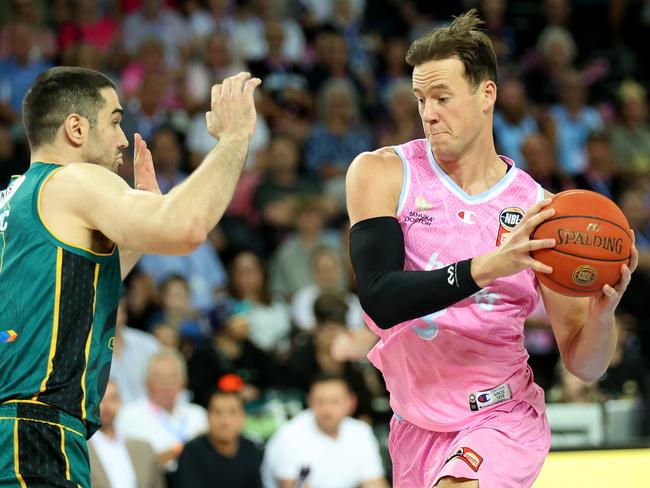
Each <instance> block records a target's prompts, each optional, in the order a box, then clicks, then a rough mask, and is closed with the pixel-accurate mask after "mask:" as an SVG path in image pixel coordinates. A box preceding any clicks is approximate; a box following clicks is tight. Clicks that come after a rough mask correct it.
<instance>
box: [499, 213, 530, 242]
mask: <svg viewBox="0 0 650 488" xmlns="http://www.w3.org/2000/svg"><path fill="white" fill-rule="evenodd" d="M523 218H524V211H523V210H522V209H520V208H519V207H507V208H504V209H503V210H501V212H500V213H499V232H498V234H497V243H496V245H497V246H500V245H501V244H503V241H504V240H505V239H506V236H507V235H508V234H509V233H510V232H512V231H513V230H514V228H515V227H517V224H519V222H521V219H523Z"/></svg>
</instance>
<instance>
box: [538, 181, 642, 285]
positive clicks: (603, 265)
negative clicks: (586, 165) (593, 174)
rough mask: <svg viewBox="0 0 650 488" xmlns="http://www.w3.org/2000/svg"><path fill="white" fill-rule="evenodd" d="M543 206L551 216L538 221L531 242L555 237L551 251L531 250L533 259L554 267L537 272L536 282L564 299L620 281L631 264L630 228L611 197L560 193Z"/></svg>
mask: <svg viewBox="0 0 650 488" xmlns="http://www.w3.org/2000/svg"><path fill="white" fill-rule="evenodd" d="M545 208H554V209H555V215H553V217H551V218H550V219H548V220H546V221H544V222H542V223H541V224H540V225H539V226H538V227H537V228H536V229H535V230H534V231H533V233H532V234H531V239H548V238H554V239H555V241H556V244H555V247H553V248H550V249H541V250H537V251H532V252H531V255H532V256H533V258H534V259H536V260H538V261H540V262H542V263H544V264H547V265H548V266H551V267H552V268H553V272H552V273H551V274H545V273H535V274H536V276H537V279H538V280H539V282H540V283H543V284H544V285H546V286H547V287H548V288H550V289H552V290H554V291H556V292H558V293H561V294H563V295H568V296H575V297H584V296H590V295H596V294H598V293H600V291H601V289H602V287H603V285H605V284H606V283H607V284H609V285H612V286H613V285H614V284H616V282H618V280H619V279H620V277H621V265H622V264H623V263H625V264H629V263H630V249H631V247H632V238H631V235H630V234H631V231H630V225H629V224H628V222H627V219H626V218H625V215H623V212H622V211H621V209H620V208H618V206H617V205H616V204H615V203H614V202H612V201H611V200H610V199H609V198H607V197H605V196H604V195H601V194H600V193H596V192H593V191H587V190H568V191H563V192H561V193H558V194H557V195H556V196H555V198H553V201H552V202H551V203H550V204H549V205H548V206H546V207H545Z"/></svg>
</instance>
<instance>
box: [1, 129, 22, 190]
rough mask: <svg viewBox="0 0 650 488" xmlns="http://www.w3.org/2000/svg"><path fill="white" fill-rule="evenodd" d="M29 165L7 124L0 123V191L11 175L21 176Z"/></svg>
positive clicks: (5, 185)
mask: <svg viewBox="0 0 650 488" xmlns="http://www.w3.org/2000/svg"><path fill="white" fill-rule="evenodd" d="M28 164H29V160H28V159H27V156H26V155H24V154H23V153H22V151H21V150H20V148H19V146H18V144H16V141H15V139H14V138H13V137H12V135H11V130H10V128H9V126H8V125H7V124H1V123H0V189H2V190H4V189H5V188H6V187H7V185H9V182H10V181H11V177H12V176H13V175H21V174H23V173H24V172H25V171H27V168H28V167H29V166H28Z"/></svg>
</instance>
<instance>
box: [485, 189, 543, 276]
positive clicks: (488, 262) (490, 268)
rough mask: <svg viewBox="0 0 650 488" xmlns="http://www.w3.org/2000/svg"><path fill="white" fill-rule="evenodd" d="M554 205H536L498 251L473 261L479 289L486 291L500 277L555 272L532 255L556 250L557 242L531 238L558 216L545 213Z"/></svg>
mask: <svg viewBox="0 0 650 488" xmlns="http://www.w3.org/2000/svg"><path fill="white" fill-rule="evenodd" d="M551 201H552V198H546V199H544V200H541V201H539V202H537V203H536V204H535V205H533V206H532V207H531V208H530V209H529V210H528V212H526V214H525V215H524V217H523V218H522V219H521V221H520V222H519V224H517V226H516V227H515V229H514V230H513V231H512V232H511V233H510V234H508V235H507V236H506V238H505V239H504V240H503V242H502V243H501V245H500V246H499V247H498V248H497V249H496V250H495V251H493V252H490V253H488V254H484V255H483V256H478V257H476V258H474V259H473V261H472V275H473V276H474V279H475V281H476V284H477V285H479V286H480V287H485V286H486V285H488V284H490V283H491V282H492V281H494V280H495V279H497V278H499V277H502V276H510V275H513V274H515V273H519V272H520V271H523V270H524V269H527V268H530V269H532V270H533V271H536V272H539V273H552V272H553V268H551V267H550V266H548V265H546V264H544V263H542V262H540V261H537V260H535V259H534V258H533V257H532V256H531V255H530V252H531V251H536V250H538V249H546V248H551V247H553V246H555V239H531V238H530V235H531V234H532V233H533V231H534V230H535V228H536V227H537V226H538V225H540V224H541V223H542V222H544V221H545V220H547V219H549V218H551V217H552V216H553V215H554V214H555V210H554V209H552V208H549V209H544V207H545V206H547V205H548V204H549V203H551Z"/></svg>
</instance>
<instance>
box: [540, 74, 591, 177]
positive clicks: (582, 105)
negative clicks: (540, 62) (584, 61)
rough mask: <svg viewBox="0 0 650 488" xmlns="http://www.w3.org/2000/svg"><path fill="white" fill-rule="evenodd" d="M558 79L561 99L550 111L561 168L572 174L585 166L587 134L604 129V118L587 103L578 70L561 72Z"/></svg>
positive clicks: (586, 162)
mask: <svg viewBox="0 0 650 488" xmlns="http://www.w3.org/2000/svg"><path fill="white" fill-rule="evenodd" d="M560 81H561V92H560V103H559V104H556V105H553V106H552V107H551V108H550V111H549V112H550V116H551V119H552V120H553V123H554V125H555V128H554V130H553V133H554V134H555V151H556V154H557V160H558V163H559V164H560V168H561V169H562V170H563V171H564V172H565V173H568V174H569V175H575V174H577V173H580V172H581V171H584V170H585V169H586V167H587V164H588V161H587V156H586V152H587V151H586V147H587V137H588V136H589V134H590V133H591V132H598V131H602V130H603V120H602V118H601V117H600V114H599V113H598V111H597V110H596V108H595V107H592V106H591V105H588V93H587V87H586V85H585V82H584V80H583V79H582V76H581V75H580V74H579V73H578V72H577V71H568V72H566V73H564V74H563V75H562V76H561V77H560Z"/></svg>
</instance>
